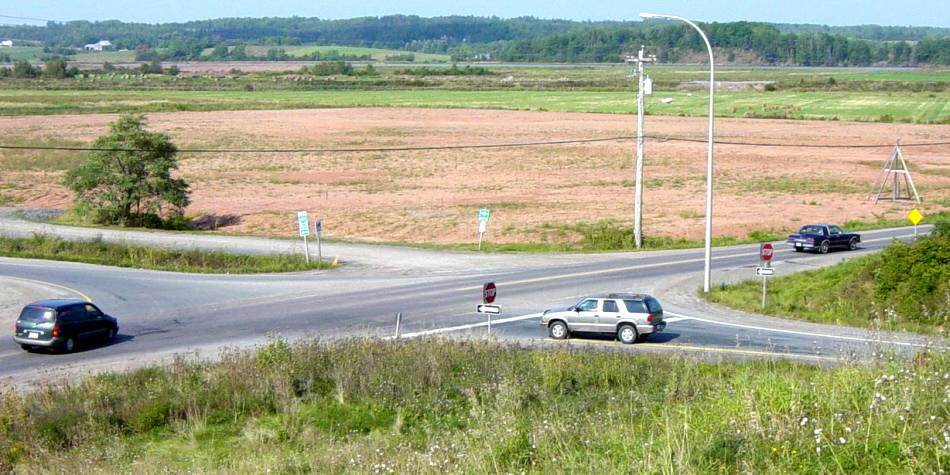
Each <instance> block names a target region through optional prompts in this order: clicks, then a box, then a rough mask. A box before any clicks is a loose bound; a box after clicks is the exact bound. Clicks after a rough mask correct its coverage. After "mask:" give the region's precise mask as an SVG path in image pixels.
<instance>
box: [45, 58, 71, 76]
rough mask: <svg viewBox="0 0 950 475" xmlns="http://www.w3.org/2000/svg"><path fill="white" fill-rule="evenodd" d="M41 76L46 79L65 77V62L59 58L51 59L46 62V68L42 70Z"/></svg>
mask: <svg viewBox="0 0 950 475" xmlns="http://www.w3.org/2000/svg"><path fill="white" fill-rule="evenodd" d="M43 75H44V76H46V77H48V78H56V79H63V78H65V77H67V75H68V74H67V70H66V60H64V59H61V58H55V59H51V60H49V61H46V68H45V69H44V70H43Z"/></svg>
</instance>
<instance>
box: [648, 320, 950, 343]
mask: <svg viewBox="0 0 950 475" xmlns="http://www.w3.org/2000/svg"><path fill="white" fill-rule="evenodd" d="M665 313H668V314H670V315H675V316H677V317H682V318H684V319H688V320H696V321H699V322H705V323H712V324H713V325H722V326H727V327H736V328H745V329H747V330H761V331H767V332H775V333H788V334H792V335H803V336H808V337H814V338H831V339H835V340H849V341H860V342H864V343H884V344H888V345H896V346H913V347H917V348H935V349H938V350H945V349H947V348H946V347H943V346H939V345H932V344H921V343H910V342H906V341H892V340H878V339H874V338H861V337H856V336H843V335H826V334H823V333H813V332H802V331H795V330H782V329H779V328H766V327H759V326H755V325H742V324H739V323H727V322H720V321H718V320H710V319H707V318H699V317H692V316H689V315H682V314H679V313H674V312H670V311H665Z"/></svg>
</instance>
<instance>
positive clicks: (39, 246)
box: [0, 234, 333, 274]
mask: <svg viewBox="0 0 950 475" xmlns="http://www.w3.org/2000/svg"><path fill="white" fill-rule="evenodd" d="M0 256H5V257H20V258H26V259H49V260H56V261H69V262H84V263H87V264H99V265H109V266H118V267H132V268H138V269H152V270H162V271H171V272H194V273H213V274H225V273H228V274H258V273H270V272H300V271H309V270H317V269H329V268H332V267H333V265H332V264H330V263H327V262H316V261H311V262H310V263H309V264H308V263H307V262H306V261H305V259H304V256H302V255H288V254H282V255H274V256H256V255H244V254H230V253H224V252H205V251H197V250H187V251H183V250H175V249H163V248H156V247H145V246H133V245H128V244H114V243H106V242H102V241H98V240H95V241H67V240H63V239H59V238H54V237H49V236H45V235H39V234H38V235H34V236H33V237H30V238H8V237H0Z"/></svg>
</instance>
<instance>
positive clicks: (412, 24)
mask: <svg viewBox="0 0 950 475" xmlns="http://www.w3.org/2000/svg"><path fill="white" fill-rule="evenodd" d="M703 26H704V29H705V30H706V31H707V32H709V33H710V36H711V40H712V42H713V44H714V46H715V47H716V49H717V54H718V55H720V56H721V57H722V60H724V61H727V62H728V61H734V60H736V58H741V59H742V60H743V61H754V62H761V63H766V64H787V65H808V66H868V65H917V64H943V65H946V64H950V29H948V28H930V27H901V26H877V25H860V26H844V27H839V26H835V27H829V26H821V25H775V24H768V23H756V22H729V23H708V24H704V25H703ZM0 38H12V39H16V40H20V41H38V42H42V43H43V44H44V45H45V52H46V54H47V55H71V54H73V53H74V52H75V50H76V49H77V48H81V47H82V45H84V44H87V43H93V42H95V41H98V40H100V39H108V40H110V41H111V42H112V43H113V44H115V45H116V47H117V48H120V49H129V50H135V51H137V54H136V56H137V58H138V59H139V60H153V59H176V60H182V59H191V60H202V59H210V56H209V54H208V53H207V52H208V51H209V50H210V51H216V53H215V54H214V55H211V56H213V57H214V58H213V59H217V60H228V59H242V60H243V59H280V58H282V57H284V56H283V55H282V54H281V53H280V52H279V51H277V50H275V52H272V53H270V54H268V55H266V56H262V57H255V56H254V55H253V54H251V53H249V52H248V51H249V50H251V51H253V49H251V48H248V46H252V45H264V46H273V47H274V48H280V47H287V46H298V45H304V44H306V45H334V46H348V47H362V48H376V49H387V50H400V51H407V52H418V53H428V54H439V55H450V56H451V57H452V59H453V60H500V61H519V62H617V61H622V60H623V55H624V53H627V52H632V51H634V50H635V49H636V48H637V47H638V46H639V45H640V44H645V45H648V46H650V47H651V48H654V50H655V52H656V53H657V54H658V55H659V56H660V58H661V59H662V60H664V61H683V60H692V59H695V58H698V57H701V53H702V52H703V51H704V50H703V45H702V42H701V41H700V39H699V37H698V35H696V34H695V33H694V32H693V31H692V30H691V29H689V28H688V27H687V26H685V25H682V24H679V23H670V22H655V21H653V22H639V21H638V22H614V21H600V22H578V21H569V20H543V19H537V18H531V17H523V18H508V19H503V18H496V17H471V16H447V17H435V18H422V17H418V16H405V15H393V16H385V17H366V18H352V19H346V20H321V19H319V18H299V17H293V18H222V19H215V20H203V21H192V22H186V23H165V24H157V25H152V24H142V23H124V22H120V21H101V22H88V21H72V22H66V23H48V24H47V25H45V26H6V27H0ZM232 54H234V55H236V56H235V57H230V56H231V55H232ZM312 59H324V58H323V57H322V56H320V55H316V56H314V57H313V58H312ZM344 59H345V58H344Z"/></svg>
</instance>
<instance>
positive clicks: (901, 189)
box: [872, 139, 920, 203]
mask: <svg viewBox="0 0 950 475" xmlns="http://www.w3.org/2000/svg"><path fill="white" fill-rule="evenodd" d="M888 184H890V186H891V189H890V192H887V186H888ZM872 191H873V192H874V202H875V203H877V202H878V201H880V200H881V198H882V197H884V199H888V196H887V195H890V196H889V198H890V200H891V201H916V202H917V203H920V195H918V194H917V187H915V186H914V180H913V178H911V177H910V168H909V167H908V166H907V160H905V159H904V154H903V153H901V141H900V139H898V140H897V146H895V147H894V151H893V152H891V156H890V157H889V158H888V159H887V162H885V163H884V169H883V170H881V176H880V177H879V178H878V179H877V181H876V182H875V183H874V190H872Z"/></svg>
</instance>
